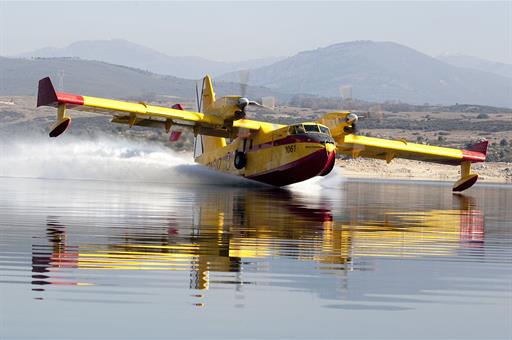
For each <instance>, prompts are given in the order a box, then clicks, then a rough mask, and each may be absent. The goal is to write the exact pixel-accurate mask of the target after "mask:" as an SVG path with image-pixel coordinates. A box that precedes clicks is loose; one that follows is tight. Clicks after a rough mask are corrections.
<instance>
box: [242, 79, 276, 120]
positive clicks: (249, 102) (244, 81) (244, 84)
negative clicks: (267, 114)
mask: <svg viewBox="0 0 512 340" xmlns="http://www.w3.org/2000/svg"><path fill="white" fill-rule="evenodd" d="M239 76H240V98H239V99H238V100H237V102H236V106H238V107H239V108H240V111H241V112H240V113H239V114H238V115H239V116H241V118H244V117H245V109H246V108H247V106H251V105H252V106H257V107H261V108H264V109H267V110H270V111H272V112H275V111H274V109H273V108H271V107H268V106H265V105H263V104H261V103H258V102H257V101H254V100H249V99H248V98H247V97H246V94H247V86H248V83H249V70H240V72H239ZM237 119H240V118H237Z"/></svg>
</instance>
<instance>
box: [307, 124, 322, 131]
mask: <svg viewBox="0 0 512 340" xmlns="http://www.w3.org/2000/svg"><path fill="white" fill-rule="evenodd" d="M304 129H306V131H307V132H320V129H318V125H312V124H307V125H306V124H304Z"/></svg>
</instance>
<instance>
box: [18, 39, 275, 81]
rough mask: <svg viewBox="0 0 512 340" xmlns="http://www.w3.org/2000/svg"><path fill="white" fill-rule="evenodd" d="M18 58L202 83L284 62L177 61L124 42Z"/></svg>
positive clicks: (76, 45) (77, 45)
mask: <svg viewBox="0 0 512 340" xmlns="http://www.w3.org/2000/svg"><path fill="white" fill-rule="evenodd" d="M15 57H20V58H31V57H42V58H55V57H77V58H81V59H86V60H98V61H104V62H107V63H112V64H117V65H124V66H130V67H135V68H139V69H142V70H147V71H150V72H154V73H158V74H165V75H173V76H176V77H182V78H189V79H200V78H202V77H203V76H204V75H205V74H210V75H212V76H215V75H219V74H223V73H227V72H232V71H236V70H240V69H246V68H256V67H261V66H264V65H268V64H271V63H273V62H276V61H278V60H280V59H282V58H278V57H274V58H262V59H254V60H247V61H242V62H232V63H229V62H219V61H212V60H208V59H205V58H201V57H192V56H191V57H174V56H169V55H167V54H164V53H161V52H159V51H156V50H154V49H151V48H148V47H145V46H142V45H138V44H135V43H132V42H129V41H126V40H122V39H113V40H91V41H78V42H75V43H73V44H71V45H69V46H66V47H64V48H55V47H46V48H42V49H39V50H35V51H31V52H26V53H22V54H19V55H16V56H15Z"/></svg>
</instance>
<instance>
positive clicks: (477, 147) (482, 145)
mask: <svg viewBox="0 0 512 340" xmlns="http://www.w3.org/2000/svg"><path fill="white" fill-rule="evenodd" d="M488 145H489V141H487V140H484V141H481V142H479V143H476V144H473V145H470V146H469V147H468V151H474V152H480V153H483V154H484V155H487V146H488Z"/></svg>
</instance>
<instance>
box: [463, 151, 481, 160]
mask: <svg viewBox="0 0 512 340" xmlns="http://www.w3.org/2000/svg"><path fill="white" fill-rule="evenodd" d="M462 160H463V161H470V162H485V154H483V153H481V152H476V151H468V150H462Z"/></svg>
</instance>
